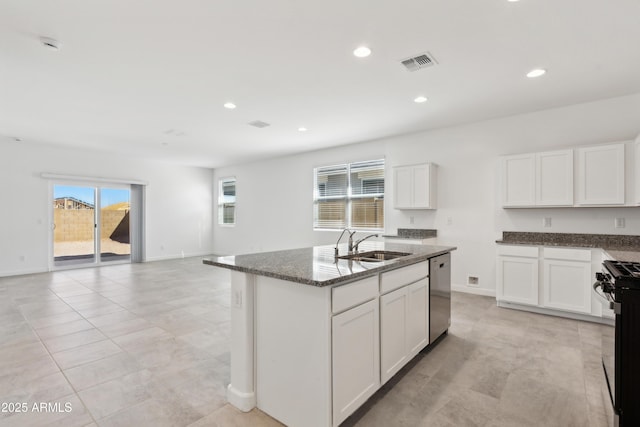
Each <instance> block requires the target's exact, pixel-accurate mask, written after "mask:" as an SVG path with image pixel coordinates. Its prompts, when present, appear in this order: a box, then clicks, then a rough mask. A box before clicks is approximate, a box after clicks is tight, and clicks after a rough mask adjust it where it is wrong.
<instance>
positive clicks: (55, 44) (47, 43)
mask: <svg viewBox="0 0 640 427" xmlns="http://www.w3.org/2000/svg"><path fill="white" fill-rule="evenodd" d="M40 43H42V45H43V46H44V47H46V48H47V49H50V50H60V47H61V46H62V43H60V42H59V41H58V40H56V39H52V38H51V37H44V36H42V37H40Z"/></svg>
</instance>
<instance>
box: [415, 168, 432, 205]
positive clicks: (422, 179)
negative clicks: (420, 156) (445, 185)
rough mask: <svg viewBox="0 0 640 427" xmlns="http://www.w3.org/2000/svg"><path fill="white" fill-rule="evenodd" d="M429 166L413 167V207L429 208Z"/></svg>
mask: <svg viewBox="0 0 640 427" xmlns="http://www.w3.org/2000/svg"><path fill="white" fill-rule="evenodd" d="M429 177H430V173H429V165H428V164H427V165H418V166H414V167H413V207H414V208H423V209H429V208H431V203H430V201H431V194H430V191H429V190H430V185H429Z"/></svg>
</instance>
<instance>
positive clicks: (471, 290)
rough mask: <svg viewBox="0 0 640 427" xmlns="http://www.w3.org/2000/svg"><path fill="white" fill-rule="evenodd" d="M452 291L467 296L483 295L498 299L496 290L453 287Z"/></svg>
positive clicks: (462, 286) (461, 286) (463, 286)
mask: <svg viewBox="0 0 640 427" xmlns="http://www.w3.org/2000/svg"><path fill="white" fill-rule="evenodd" d="M451 290H452V291H456V292H465V293H467V294H474V295H483V296H485V297H494V298H495V297H496V291H495V289H485V288H479V287H476V286H465V285H454V284H452V285H451Z"/></svg>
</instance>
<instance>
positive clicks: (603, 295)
mask: <svg viewBox="0 0 640 427" xmlns="http://www.w3.org/2000/svg"><path fill="white" fill-rule="evenodd" d="M598 288H600V289H601V291H598ZM593 293H594V294H595V295H596V296H597V297H598V298H599V299H600V300H601V301H602V302H604V303H605V304H606V305H607V306H608V307H609V309H610V310H613V311H614V312H615V313H616V314H620V303H618V302H616V301H615V300H614V299H613V297H612V296H611V294H610V293H609V292H605V291H604V289H603V288H602V282H600V281H598V282H596V283H594V284H593Z"/></svg>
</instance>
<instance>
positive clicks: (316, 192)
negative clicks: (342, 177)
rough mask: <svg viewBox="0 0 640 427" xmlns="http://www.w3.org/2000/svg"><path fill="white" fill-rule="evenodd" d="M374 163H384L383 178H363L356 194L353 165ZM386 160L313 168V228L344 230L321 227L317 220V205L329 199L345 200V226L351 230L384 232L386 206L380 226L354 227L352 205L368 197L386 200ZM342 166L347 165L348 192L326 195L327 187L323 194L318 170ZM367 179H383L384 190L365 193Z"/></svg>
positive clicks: (333, 229) (334, 229) (334, 228)
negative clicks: (339, 194) (352, 180)
mask: <svg viewBox="0 0 640 427" xmlns="http://www.w3.org/2000/svg"><path fill="white" fill-rule="evenodd" d="M369 162H371V163H373V162H381V164H382V178H370V179H363V180H362V182H360V187H359V193H358V194H354V191H353V187H352V182H351V174H352V166H353V165H360V164H363V163H369ZM385 166H386V161H385V158H384V157H382V158H378V159H373V160H363V161H353V162H349V163H337V164H332V165H325V166H317V167H315V168H314V169H313V230H314V231H340V230H342V228H336V227H320V226H318V222H317V205H318V202H320V201H329V200H344V201H345V228H348V229H349V230H352V231H370V232H376V231H377V232H384V227H385V225H384V206H383V219H382V224H380V228H377V227H354V226H353V224H352V220H353V218H352V214H353V211H352V205H353V203H352V202H354V201H357V200H361V199H368V198H380V199H382V200H383V202H384V198H385V197H384V194H385V192H384V189H385V188H386V185H385V181H386V167H385ZM341 167H345V168H346V176H347V185H346V187H347V188H346V194H345V195H344V196H327V195H326V189H325V195H324V196H321V195H320V184H319V183H318V171H321V170H323V169H324V170H327V169H331V168H333V169H336V170H337V169H339V168H341ZM366 180H382V186H383V192H382V193H365V192H364V189H365V185H364V181H366Z"/></svg>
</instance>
